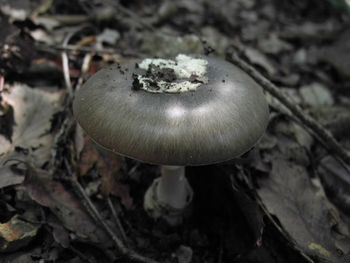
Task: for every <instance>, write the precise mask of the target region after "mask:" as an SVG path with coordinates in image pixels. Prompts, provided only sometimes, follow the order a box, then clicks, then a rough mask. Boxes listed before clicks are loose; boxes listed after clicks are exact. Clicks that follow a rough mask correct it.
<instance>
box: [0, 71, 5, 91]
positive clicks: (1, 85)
mask: <svg viewBox="0 0 350 263" xmlns="http://www.w3.org/2000/svg"><path fill="white" fill-rule="evenodd" d="M4 86H5V77H4V76H3V75H1V74H0V92H2V91H3V90H4Z"/></svg>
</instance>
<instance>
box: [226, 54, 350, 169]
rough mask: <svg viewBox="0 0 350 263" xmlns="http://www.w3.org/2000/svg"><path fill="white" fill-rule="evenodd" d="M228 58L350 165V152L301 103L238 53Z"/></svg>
mask: <svg viewBox="0 0 350 263" xmlns="http://www.w3.org/2000/svg"><path fill="white" fill-rule="evenodd" d="M227 59H228V60H229V61H230V62H232V63H233V64H235V65H237V66H238V67H239V68H241V69H242V70H243V71H245V72H246V73H247V74H248V75H250V76H251V77H252V78H253V79H254V80H255V81H256V82H257V83H258V84H260V85H261V86H262V87H263V89H264V90H266V91H267V92H268V93H270V94H271V95H272V96H273V97H275V98H276V99H277V100H278V101H280V102H281V103H282V104H283V105H284V106H285V107H286V108H287V109H288V110H290V111H291V113H292V114H293V115H294V116H295V117H297V119H298V120H300V122H302V123H303V124H304V125H305V126H306V127H307V128H308V129H309V130H311V131H312V132H313V133H314V134H316V135H317V136H316V138H317V139H318V140H320V141H321V142H322V144H323V145H324V146H325V147H326V148H327V150H328V151H330V152H331V153H333V154H335V155H336V156H338V157H339V158H340V159H341V160H342V161H343V162H345V163H347V164H349V165H350V154H349V153H348V152H347V151H346V150H345V149H344V148H342V147H341V146H340V144H339V143H338V142H337V141H336V139H335V138H334V137H333V135H332V134H331V133H330V132H329V131H328V130H327V129H325V128H324V127H323V126H322V125H321V124H320V123H318V122H317V121H316V120H315V119H314V118H312V117H311V116H310V115H308V114H306V113H305V112H304V111H303V110H302V109H301V108H300V106H299V105H297V104H295V102H293V101H292V100H291V99H290V98H289V97H288V96H287V95H285V94H284V93H283V92H282V91H280V89H278V88H277V86H276V85H275V84H273V83H272V82H271V81H270V80H268V79H267V78H265V77H264V76H263V75H262V74H261V73H259V72H258V71H257V70H256V69H255V68H254V67H252V66H251V65H249V64H248V63H247V62H245V61H243V60H242V59H241V58H239V57H238V55H237V54H235V53H233V54H232V53H231V54H229V55H228V56H227Z"/></svg>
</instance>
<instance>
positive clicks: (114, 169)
mask: <svg viewBox="0 0 350 263" xmlns="http://www.w3.org/2000/svg"><path fill="white" fill-rule="evenodd" d="M84 140H85V143H84V147H83V149H82V151H81V154H80V161H79V170H80V174H81V175H85V174H87V172H88V171H89V170H90V169H92V168H93V166H94V165H96V166H97V170H98V172H99V174H100V176H101V192H102V194H104V195H105V196H108V195H114V196H116V197H119V198H120V200H121V203H122V204H123V205H124V206H125V207H126V208H129V209H130V208H131V207H132V205H133V200H132V198H131V196H130V193H129V187H128V186H127V185H125V184H123V183H122V182H120V180H119V179H120V177H121V171H120V169H121V166H122V164H123V158H122V157H121V156H119V155H116V154H114V153H110V152H108V151H106V150H105V149H102V148H99V147H100V146H98V145H96V144H95V143H93V141H92V140H91V139H89V138H88V137H85V139H84ZM97 148H99V150H98V149H97Z"/></svg>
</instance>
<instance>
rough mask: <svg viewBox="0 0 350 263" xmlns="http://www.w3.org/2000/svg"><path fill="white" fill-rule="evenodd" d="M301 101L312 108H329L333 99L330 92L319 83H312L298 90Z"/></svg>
mask: <svg viewBox="0 0 350 263" xmlns="http://www.w3.org/2000/svg"><path fill="white" fill-rule="evenodd" d="M299 93H300V96H301V99H302V101H303V102H304V103H305V104H307V105H309V106H312V107H323V106H331V105H333V104H334V99H333V96H332V93H331V92H330V90H329V89H328V88H327V87H325V86H324V85H322V84H321V83H317V82H315V83H312V84H310V85H306V86H303V87H301V88H300V89H299Z"/></svg>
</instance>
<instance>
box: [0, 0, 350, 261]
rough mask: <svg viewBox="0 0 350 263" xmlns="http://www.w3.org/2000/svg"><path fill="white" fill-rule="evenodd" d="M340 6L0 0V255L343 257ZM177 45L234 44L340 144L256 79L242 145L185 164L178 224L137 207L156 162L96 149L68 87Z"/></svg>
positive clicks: (349, 218) (344, 96)
mask: <svg viewBox="0 0 350 263" xmlns="http://www.w3.org/2000/svg"><path fill="white" fill-rule="evenodd" d="M349 9H350V8H349V6H348V5H347V4H346V1H342V0H328V1H327V0H322V1H320V0H307V1H297V0H295V1H294V0H293V1H287V0H260V1H258V0H236V1H230V0H217V1H208V0H191V1H190V0H178V1H171V0H165V1H160V0H154V1H151V0H134V1H124V0H121V1H111V0H108V1H102V0H94V1H85V0H71V1H63V0H42V1H39V0H11V1H9V0H7V1H6V0H0V263H3V262H4V263H5V262H11V263H12V262H14V263H19V262H24V263H26V262H67V263H78V262H90V263H95V262H106V263H109V262H146V263H147V262H148V263H150V262H165V263H167V262H169V263H170V262H178V263H190V262H192V263H228V262H230V263H232V262H237V263H240V262H242V263H247V262H248V263H249V262H252V263H253V262H254V263H294V262H298V263H303V262H305V263H311V262H315V263H316V262H334V263H338V262H343V263H347V262H350V201H349V200H350V172H349V171H350V165H349V163H347V161H346V158H345V159H344V155H346V154H349V151H348V149H350V136H349V134H350V110H349V108H350V31H349V25H350V11H349ZM180 53H187V54H208V53H210V55H214V56H219V57H222V58H223V59H225V58H226V59H228V60H230V58H231V57H232V54H236V55H238V56H239V57H240V58H241V59H243V60H244V61H247V62H248V63H250V64H251V65H253V66H254V68H255V69H256V71H258V72H260V73H261V74H262V75H263V76H265V77H266V78H267V79H269V80H270V81H271V82H272V83H273V84H275V85H276V86H277V87H278V90H279V92H281V94H283V96H287V97H288V98H290V100H292V102H293V103H292V104H295V105H299V106H300V108H301V109H302V114H304V115H305V116H312V118H313V119H315V120H316V122H317V123H318V124H320V125H322V128H321V130H322V131H326V130H325V129H327V131H329V132H331V134H332V135H333V136H334V138H335V139H336V141H337V142H339V143H340V148H339V147H338V151H332V149H333V150H334V148H332V147H330V146H329V145H330V144H331V143H330V142H329V141H327V140H325V139H324V138H323V137H322V134H321V136H320V134H318V132H317V130H316V132H315V130H313V129H312V127H311V128H310V125H308V123H305V122H304V121H303V120H301V119H300V117H298V116H295V114H294V112H293V111H291V110H290V108H288V107H287V106H286V105H285V103H283V101H281V100H279V99H278V98H276V96H275V95H274V94H271V93H269V92H268V91H266V90H265V91H266V92H265V95H266V98H267V100H268V102H269V105H270V121H269V126H268V129H267V132H266V134H265V135H264V137H263V138H262V139H261V140H260V141H259V143H258V144H257V145H256V146H255V147H254V149H252V150H250V151H249V152H248V153H246V154H244V155H243V156H241V157H240V158H237V159H235V160H232V161H230V162H225V163H221V164H216V165H210V166H200V167H188V168H187V169H186V175H187V178H188V180H189V182H190V184H191V186H192V188H193V191H194V199H193V203H192V211H191V214H190V215H189V216H188V217H187V218H185V220H184V222H183V223H182V224H181V225H180V226H177V227H172V226H169V225H168V224H167V223H166V222H164V221H163V220H162V219H158V220H154V219H152V218H150V217H149V216H148V215H147V213H146V212H145V211H144V209H143V197H144V193H145V191H146V189H147V188H148V186H149V185H150V184H151V183H152V181H153V179H154V178H156V177H158V176H159V174H160V171H159V167H158V166H155V165H148V164H143V163H140V162H137V161H135V160H132V159H128V158H122V157H119V156H117V155H113V154H111V153H108V152H105V151H101V150H99V149H97V148H96V146H95V144H94V143H93V142H92V141H91V140H90V139H89V138H88V137H87V136H86V134H84V132H83V131H82V129H81V128H79V127H78V126H77V123H76V121H75V119H74V116H73V114H72V98H73V97H74V92H75V90H77V89H79V88H81V86H82V84H83V83H84V82H85V80H86V79H87V78H88V77H89V76H91V75H93V74H94V73H95V72H97V71H98V70H99V69H100V68H102V67H104V66H107V65H109V64H113V63H120V64H123V63H126V62H128V61H130V60H134V59H137V58H146V57H161V58H169V57H174V56H176V55H177V54H180ZM320 127H321V126H320ZM340 150H342V151H343V152H344V153H345V154H343V155H342V154H339V151H340ZM345 157H346V156H345Z"/></svg>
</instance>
